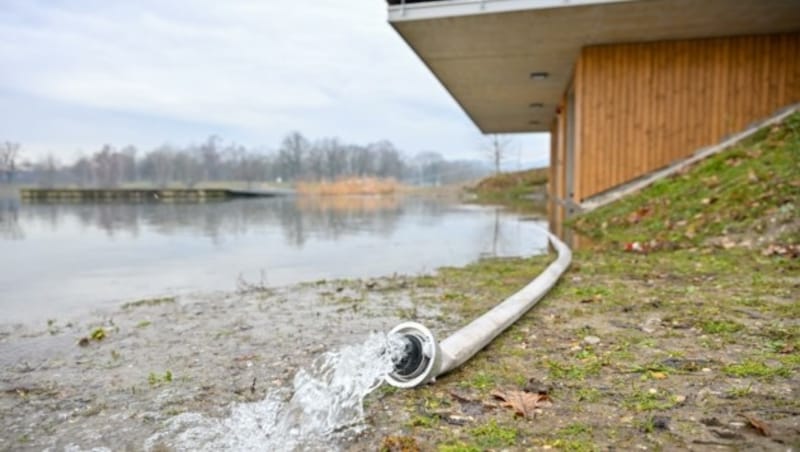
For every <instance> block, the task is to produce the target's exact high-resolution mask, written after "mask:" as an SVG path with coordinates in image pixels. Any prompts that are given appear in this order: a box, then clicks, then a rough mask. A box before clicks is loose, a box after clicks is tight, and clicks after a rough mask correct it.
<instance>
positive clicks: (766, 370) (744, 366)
mask: <svg viewBox="0 0 800 452" xmlns="http://www.w3.org/2000/svg"><path fill="white" fill-rule="evenodd" d="M722 370H723V371H724V372H725V373H726V374H727V375H729V376H731V377H737V378H745V377H760V378H773V377H776V376H780V377H788V376H789V375H790V374H791V370H789V369H788V368H786V367H783V366H780V367H769V366H767V365H766V364H764V363H763V362H761V361H755V360H745V361H742V362H741V363H737V364H730V365H727V366H725V367H724V368H723V369H722Z"/></svg>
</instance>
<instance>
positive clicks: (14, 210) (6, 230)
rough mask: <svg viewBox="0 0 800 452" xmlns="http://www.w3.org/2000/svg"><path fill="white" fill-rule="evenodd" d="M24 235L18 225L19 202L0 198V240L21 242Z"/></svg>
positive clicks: (13, 199)
mask: <svg viewBox="0 0 800 452" xmlns="http://www.w3.org/2000/svg"><path fill="white" fill-rule="evenodd" d="M24 238H25V233H24V232H23V231H22V227H20V224H19V200H18V199H15V198H2V197H0V239H3V240H22V239H24Z"/></svg>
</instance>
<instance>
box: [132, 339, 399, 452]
mask: <svg viewBox="0 0 800 452" xmlns="http://www.w3.org/2000/svg"><path fill="white" fill-rule="evenodd" d="M402 351H403V343H402V341H400V340H399V339H397V338H396V337H395V338H392V337H389V336H387V335H386V334H381V333H376V334H372V335H371V336H370V337H369V338H368V339H367V340H366V341H365V342H364V343H363V344H358V345H351V346H347V347H344V348H342V349H340V350H338V351H335V352H327V353H324V354H323V355H321V356H319V357H318V358H317V359H316V360H315V361H314V362H313V363H312V365H311V366H310V368H309V369H308V370H300V371H298V372H297V374H295V377H294V383H293V387H294V388H293V389H294V390H293V393H292V396H291V398H290V399H289V400H288V401H286V400H285V398H284V397H281V394H282V392H280V391H272V392H270V393H269V394H267V397H266V398H265V399H264V400H262V401H260V402H254V403H242V404H236V405H234V406H233V407H232V409H231V414H230V416H229V417H227V418H223V419H217V418H209V417H206V416H203V415H201V414H197V413H186V414H182V415H179V416H176V417H174V418H172V419H171V420H170V421H169V422H168V425H167V429H166V431H165V432H162V433H157V434H156V435H153V436H152V437H150V438H149V439H148V440H147V442H146V443H145V449H147V450H151V449H154V448H155V447H156V446H168V447H170V448H172V449H174V450H186V451H189V450H192V451H194V450H198V451H206V450H207V451H217V450H240V451H251V450H253V451H254V450H259V451H261V450H300V449H302V450H331V441H335V440H337V439H339V440H341V439H343V438H346V437H347V436H348V435H352V434H355V433H358V432H360V431H361V430H363V428H364V398H365V397H366V396H367V394H369V393H370V392H372V391H374V390H375V389H376V388H377V387H378V386H380V383H381V382H382V381H383V377H384V376H385V375H386V374H387V373H389V372H391V371H392V369H393V367H394V362H396V361H397V359H398V358H399V356H400V355H401V353H402Z"/></svg>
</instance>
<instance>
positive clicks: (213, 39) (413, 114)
mask: <svg viewBox="0 0 800 452" xmlns="http://www.w3.org/2000/svg"><path fill="white" fill-rule="evenodd" d="M0 61H2V70H0V140H2V141H5V140H11V141H17V142H20V143H22V145H23V153H25V155H26V156H27V157H29V158H38V157H39V156H41V155H44V153H46V152H49V151H52V152H53V153H54V154H56V155H57V156H59V158H60V159H62V160H64V161H68V160H71V159H72V158H74V156H75V155H76V154H77V152H78V151H83V152H93V151H95V150H97V149H98V148H99V147H100V146H101V145H102V144H103V143H112V144H114V145H117V146H122V145H126V144H133V145H136V146H138V147H140V148H144V149H150V148H152V147H154V146H157V145H160V144H163V143H172V144H176V145H185V144H189V143H195V142H199V141H202V140H203V139H204V138H205V137H207V136H208V135H210V134H216V135H219V136H221V137H222V138H223V139H225V140H226V141H235V142H237V143H241V144H244V145H246V146H253V147H255V146H264V147H267V148H276V147H277V146H278V144H279V142H280V140H281V138H282V137H283V136H284V135H285V134H286V133H287V132H288V131H291V130H299V131H301V132H302V133H303V134H305V135H306V136H307V137H309V138H320V137H323V136H337V137H339V138H341V139H343V140H344V141H347V142H356V143H367V142H370V141H376V140H379V139H388V140H390V141H392V142H393V143H395V145H396V146H397V147H398V148H400V149H401V150H403V151H404V152H406V153H408V154H414V153H416V152H418V151H421V150H434V151H438V152H441V153H442V154H443V155H445V157H447V158H481V155H480V153H479V151H478V150H479V149H480V148H481V146H482V143H483V139H482V137H481V135H480V133H479V131H478V130H477V128H476V127H475V125H474V124H472V122H471V121H470V120H469V118H468V117H467V116H466V115H465V114H464V113H463V112H462V111H461V109H460V108H459V107H458V105H457V104H456V102H455V101H454V100H453V99H452V98H451V97H450V96H449V94H447V92H446V91H445V90H444V88H442V86H441V85H440V84H439V82H438V81H437V80H436V79H435V77H433V75H432V74H430V73H429V71H428V70H427V69H426V68H425V66H424V65H423V64H422V63H421V62H420V61H419V60H418V59H417V57H416V56H415V55H414V54H413V52H412V51H411V49H410V48H408V46H406V44H405V43H404V42H403V41H402V39H401V38H400V37H399V35H397V34H396V33H395V32H394V30H393V29H392V28H391V27H390V26H389V25H388V24H387V22H386V6H385V3H384V2H383V1H381V0H306V1H290V2H274V1H269V0H266V1H255V0H225V1H220V0H213V1H211V0H191V1H190V0H169V1H164V0H137V1H121V0H120V1H112V0H50V1H44V0H2V1H1V2H0ZM516 140H517V146H518V147H519V149H520V156H519V157H518V156H517V155H516V154H517V152H514V154H515V155H513V156H512V158H511V160H512V162H516V161H517V159H518V158H521V160H522V161H529V162H530V161H542V160H543V159H545V160H546V158H547V154H548V151H547V146H548V144H547V143H548V138H547V136H546V135H543V134H538V135H533V134H526V135H518V136H517V139H516ZM510 163H511V162H510Z"/></svg>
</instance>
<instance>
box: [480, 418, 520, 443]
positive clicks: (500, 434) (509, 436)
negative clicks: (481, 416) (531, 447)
mask: <svg viewBox="0 0 800 452" xmlns="http://www.w3.org/2000/svg"><path fill="white" fill-rule="evenodd" d="M469 434H470V435H471V436H472V438H473V439H474V440H475V442H476V444H477V445H478V446H480V447H482V448H485V449H486V448H501V447H504V446H513V445H514V443H516V441H517V435H518V432H517V429H516V428H513V427H503V426H500V425H498V423H497V421H496V420H494V419H492V420H491V421H489V422H487V423H486V424H483V425H479V426H477V427H474V428H472V429H470V430H469Z"/></svg>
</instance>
